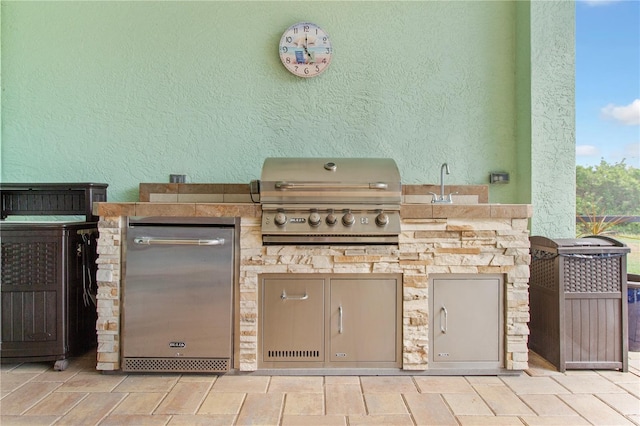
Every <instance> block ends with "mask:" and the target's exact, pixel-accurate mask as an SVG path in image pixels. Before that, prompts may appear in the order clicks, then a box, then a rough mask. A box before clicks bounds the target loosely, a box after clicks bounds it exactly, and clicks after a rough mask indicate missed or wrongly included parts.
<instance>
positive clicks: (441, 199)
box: [429, 163, 453, 204]
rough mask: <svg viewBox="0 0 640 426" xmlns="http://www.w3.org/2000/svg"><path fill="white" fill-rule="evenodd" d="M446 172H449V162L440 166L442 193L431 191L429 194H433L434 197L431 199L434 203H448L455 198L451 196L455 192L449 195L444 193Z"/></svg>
mask: <svg viewBox="0 0 640 426" xmlns="http://www.w3.org/2000/svg"><path fill="white" fill-rule="evenodd" d="M445 172H446V173H447V174H449V165H448V164H447V163H442V166H441V167H440V195H438V194H436V193H435V192H430V193H429V194H431V195H433V199H432V200H431V202H432V203H447V204H451V203H453V198H452V197H451V196H452V195H453V193H452V194H449V195H444V174H445Z"/></svg>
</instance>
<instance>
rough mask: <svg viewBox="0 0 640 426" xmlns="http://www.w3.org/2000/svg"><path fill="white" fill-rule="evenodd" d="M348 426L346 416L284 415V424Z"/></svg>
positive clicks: (288, 425) (298, 425) (291, 425)
mask: <svg viewBox="0 0 640 426" xmlns="http://www.w3.org/2000/svg"><path fill="white" fill-rule="evenodd" d="M301 425H304V426H346V425H347V417H346V416H288V415H286V414H285V415H284V416H282V426H301Z"/></svg>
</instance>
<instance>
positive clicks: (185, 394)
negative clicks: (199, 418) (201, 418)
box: [153, 382, 210, 414]
mask: <svg viewBox="0 0 640 426" xmlns="http://www.w3.org/2000/svg"><path fill="white" fill-rule="evenodd" d="M209 386H210V384H209V383H201V382H193V383H182V382H181V383H177V384H176V385H175V386H174V387H173V389H171V392H169V393H168V394H167V396H166V397H165V398H164V399H163V400H162V402H161V403H160V405H159V406H158V408H156V409H155V411H154V412H153V413H154V414H195V413H196V411H197V410H198V408H199V407H200V404H201V403H202V401H203V400H204V398H205V396H206V395H207V392H208V391H209Z"/></svg>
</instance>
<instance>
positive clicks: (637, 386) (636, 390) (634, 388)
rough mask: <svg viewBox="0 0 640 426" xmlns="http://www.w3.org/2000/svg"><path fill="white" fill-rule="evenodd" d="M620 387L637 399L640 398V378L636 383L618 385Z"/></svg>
mask: <svg viewBox="0 0 640 426" xmlns="http://www.w3.org/2000/svg"><path fill="white" fill-rule="evenodd" d="M618 386H620V387H621V388H622V389H624V390H626V391H627V392H629V393H630V394H631V395H633V396H635V397H636V398H640V377H638V381H637V382H636V383H618Z"/></svg>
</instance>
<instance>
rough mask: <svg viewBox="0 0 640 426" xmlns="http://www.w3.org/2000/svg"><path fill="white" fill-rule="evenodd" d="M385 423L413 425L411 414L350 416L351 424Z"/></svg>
mask: <svg viewBox="0 0 640 426" xmlns="http://www.w3.org/2000/svg"><path fill="white" fill-rule="evenodd" d="M358 425H362V426H366V425H384V426H413V421H412V420H411V416H410V415H409V414H387V415H379V416H349V426H358Z"/></svg>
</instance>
